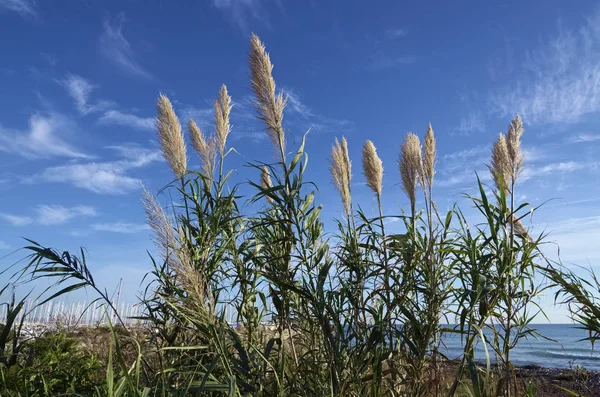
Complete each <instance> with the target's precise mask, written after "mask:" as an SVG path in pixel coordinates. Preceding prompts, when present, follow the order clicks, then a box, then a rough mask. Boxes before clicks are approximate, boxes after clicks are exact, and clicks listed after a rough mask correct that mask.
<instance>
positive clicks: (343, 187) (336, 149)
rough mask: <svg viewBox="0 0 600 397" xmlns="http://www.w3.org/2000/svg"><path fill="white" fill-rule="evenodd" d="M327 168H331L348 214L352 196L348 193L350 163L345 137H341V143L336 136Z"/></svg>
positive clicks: (350, 177)
mask: <svg viewBox="0 0 600 397" xmlns="http://www.w3.org/2000/svg"><path fill="white" fill-rule="evenodd" d="M329 169H330V170H331V175H332V176H333V181H334V183H335V187H336V188H337V190H338V192H339V193H340V196H341V197H342V203H343V204H344V210H345V211H346V215H350V211H351V206H352V196H351V193H350V181H351V179H352V163H351V161H350V156H349V155H348V142H347V141H346V138H344V137H342V142H341V143H340V142H339V141H338V140H337V138H336V140H335V144H334V145H333V147H332V148H331V164H330V166H329Z"/></svg>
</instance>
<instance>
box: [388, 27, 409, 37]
mask: <svg viewBox="0 0 600 397" xmlns="http://www.w3.org/2000/svg"><path fill="white" fill-rule="evenodd" d="M407 33H408V32H407V31H406V29H402V28H389V29H387V30H386V31H385V35H386V36H387V37H388V38H390V39H399V38H401V37H404V36H406V34H407Z"/></svg>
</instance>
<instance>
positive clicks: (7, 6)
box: [0, 0, 38, 18]
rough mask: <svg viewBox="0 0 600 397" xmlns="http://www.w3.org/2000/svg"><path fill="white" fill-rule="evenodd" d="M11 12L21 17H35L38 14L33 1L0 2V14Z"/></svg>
mask: <svg viewBox="0 0 600 397" xmlns="http://www.w3.org/2000/svg"><path fill="white" fill-rule="evenodd" d="M2 10H6V11H13V12H16V13H17V14H19V15H21V16H22V17H34V18H35V17H37V15H38V12H37V9H36V7H35V2H34V1H33V0H0V12H2Z"/></svg>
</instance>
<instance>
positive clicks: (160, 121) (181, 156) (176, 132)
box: [157, 94, 187, 178]
mask: <svg viewBox="0 0 600 397" xmlns="http://www.w3.org/2000/svg"><path fill="white" fill-rule="evenodd" d="M157 111H158V117H157V126H158V136H159V138H160V143H161V146H162V152H163V156H164V158H165V160H167V162H168V163H169V166H170V167H171V170H173V173H174V174H175V176H176V177H178V178H181V177H183V175H184V174H185V171H186V169H187V156H186V148H185V139H184V137H183V132H182V130H181V124H180V123H179V119H178V118H177V115H176V114H175V111H174V110H173V106H172V105H171V101H169V98H167V97H166V96H165V95H163V94H160V97H159V98H158V103H157Z"/></svg>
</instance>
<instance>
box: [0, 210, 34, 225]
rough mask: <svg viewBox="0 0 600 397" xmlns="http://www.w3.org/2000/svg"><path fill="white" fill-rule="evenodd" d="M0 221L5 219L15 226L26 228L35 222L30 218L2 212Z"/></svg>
mask: <svg viewBox="0 0 600 397" xmlns="http://www.w3.org/2000/svg"><path fill="white" fill-rule="evenodd" d="M0 219H4V220H5V221H7V222H8V223H10V224H11V225H13V226H26V225H29V224H30V223H31V222H33V221H32V220H31V218H30V217H28V216H20V215H11V214H7V213H4V212H0Z"/></svg>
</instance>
